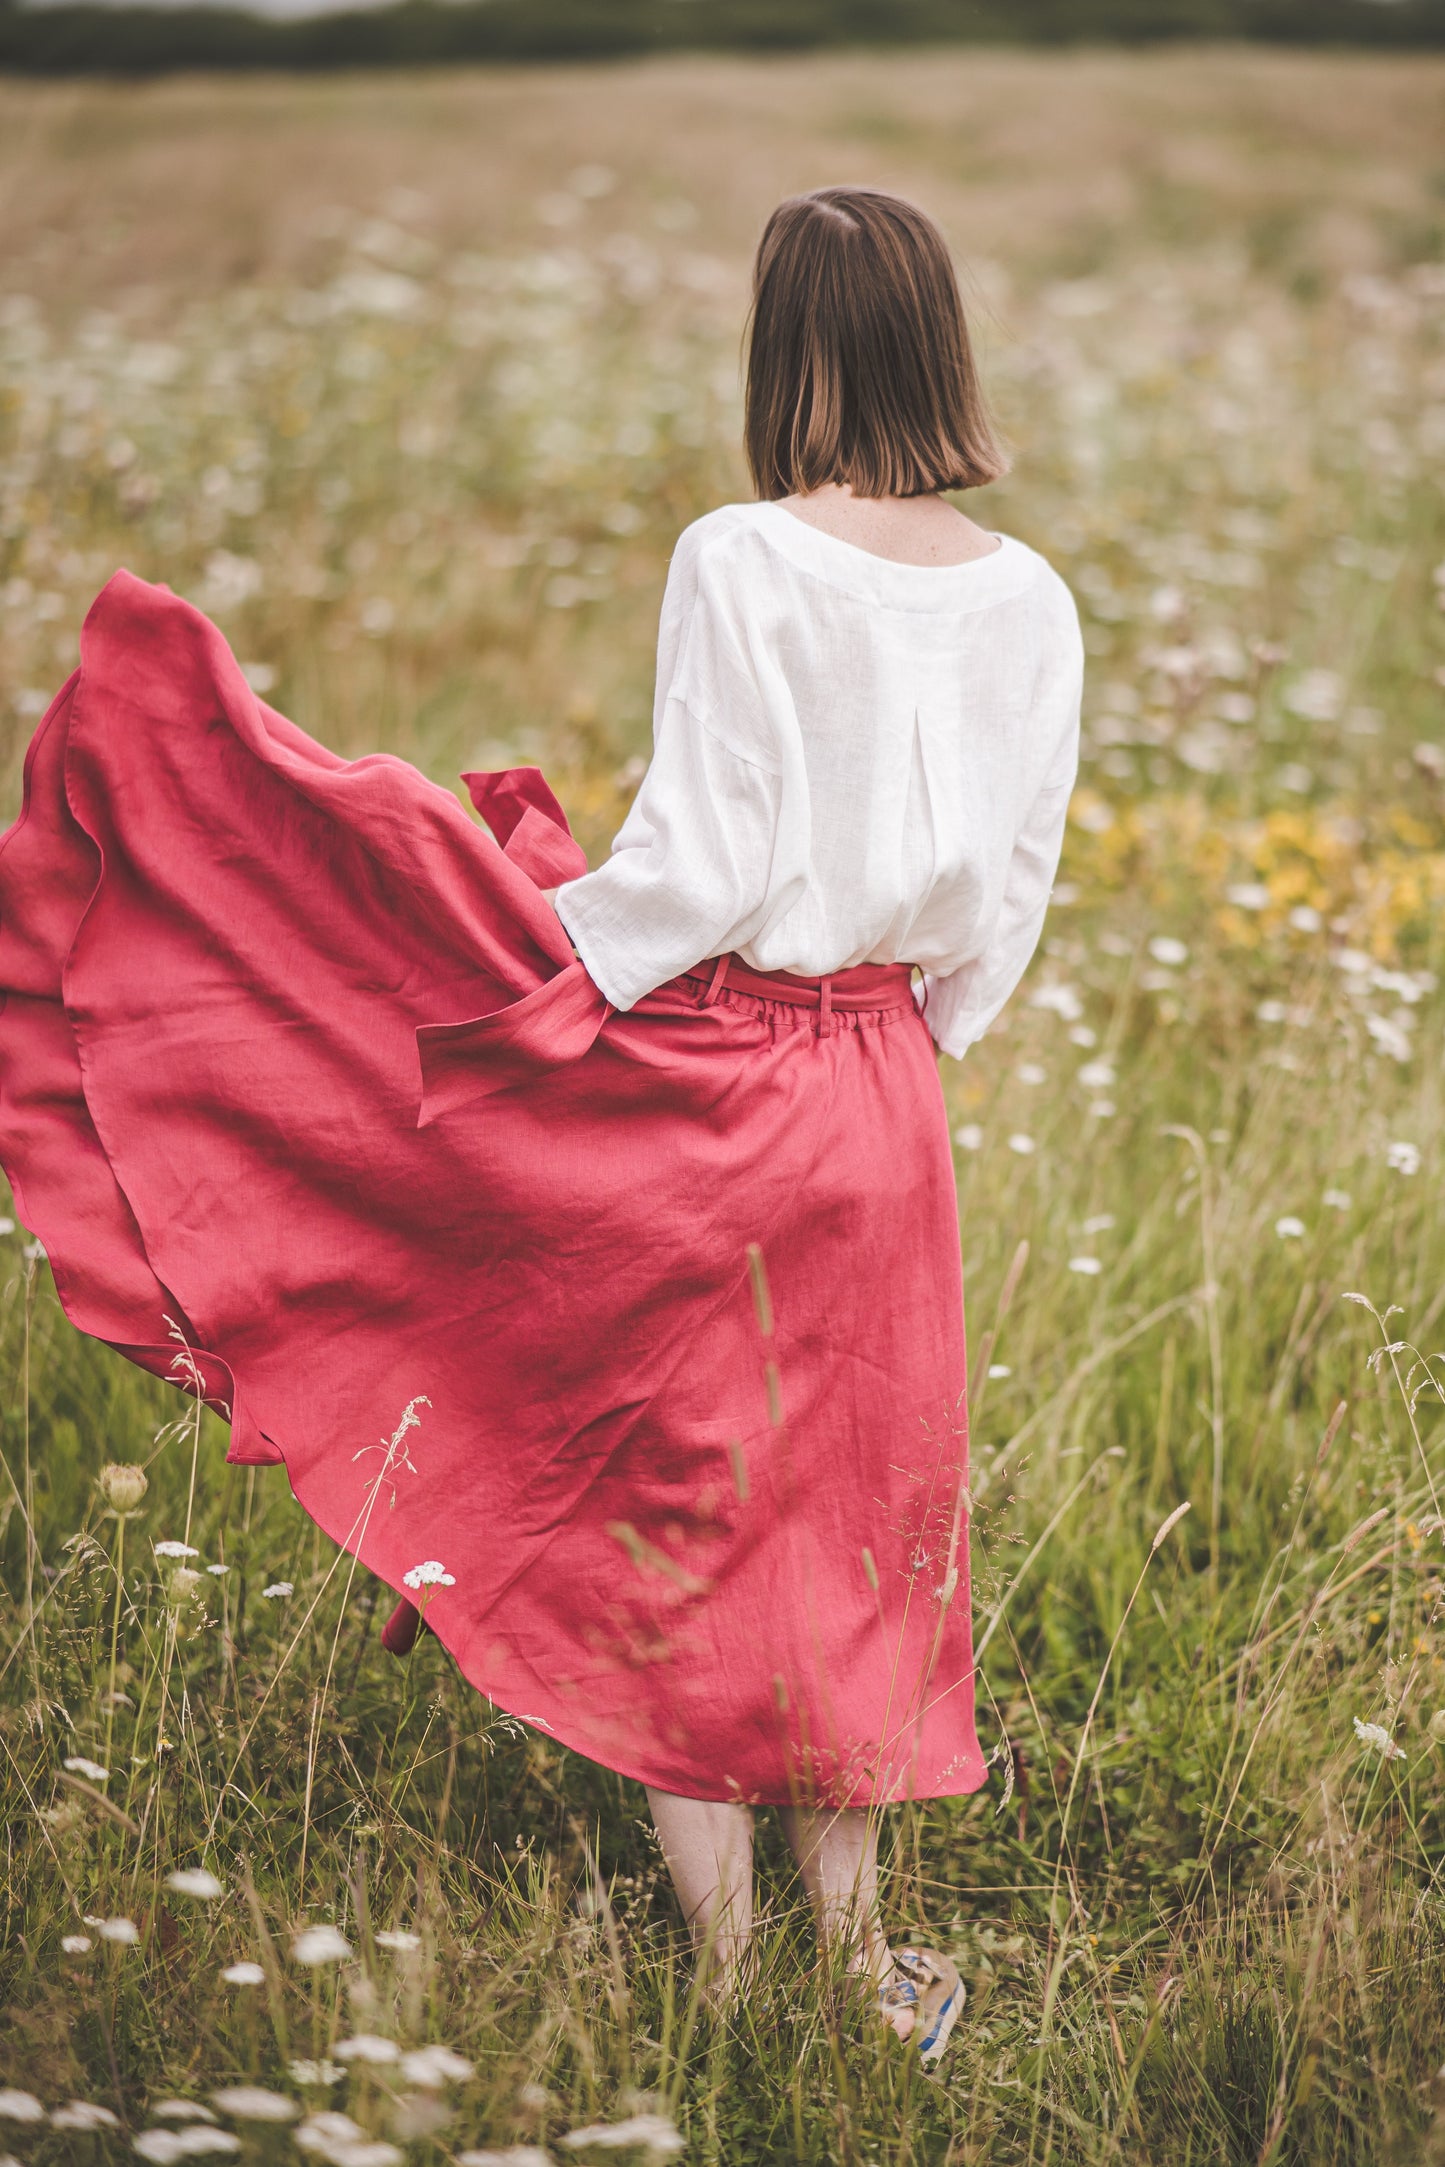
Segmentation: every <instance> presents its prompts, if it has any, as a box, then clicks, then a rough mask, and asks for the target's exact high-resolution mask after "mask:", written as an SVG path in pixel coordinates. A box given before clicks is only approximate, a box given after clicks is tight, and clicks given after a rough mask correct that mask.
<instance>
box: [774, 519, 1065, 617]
mask: <svg viewBox="0 0 1445 2167" xmlns="http://www.w3.org/2000/svg"><path fill="white" fill-rule="evenodd" d="M739 508H740V509H741V510H743V511H746V512H749V513H751V514H752V515H753V517H754V519H755V520H756V522H757V524H758V526H759V527H760V528H761V529H762V531H763V532H764V533H765V535H766V536H767V539H768V540H769V541H770V542H771V543H772V544H773V545H774V546H775V547H776V548H777V549H778V550H779V551H780V552H781V553H782V554H783V555H784V556H786V557H789V558H791V559H792V560H793V562H794V563H796V564H801V565H803V566H804V567H805V568H807V569H808V570H810V571H813V572H816V573H817V574H818V575H819V576H820V577H822V578H824V579H826V580H828V581H829V583H830V584H832V585H834V586H838V587H847V588H850V589H852V590H853V591H854V592H855V593H861V594H864V595H866V596H867V597H868V598H869V599H870V600H872V601H878V602H892V603H894V604H896V605H898V606H900V607H902V608H905V609H917V608H918V607H919V606H920V604H924V605H925V606H926V604H927V603H929V602H956V603H965V604H973V603H975V602H982V601H985V600H988V601H994V600H997V599H998V598H999V596H1000V594H1001V593H1004V592H1008V591H1011V590H1012V589H1014V588H1015V587H1016V586H1017V585H1018V584H1019V573H1020V570H1021V564H1022V560H1024V559H1026V558H1027V557H1028V556H1029V555H1030V552H1029V550H1028V549H1027V547H1026V545H1025V544H1024V543H1022V542H1020V541H1017V540H1015V538H1014V537H1013V536H1012V535H1009V534H1000V535H999V536H998V537H997V542H998V547H997V548H996V549H991V550H988V551H987V552H986V553H985V554H984V555H983V556H980V557H966V558H965V559H964V560H963V561H962V562H961V563H959V564H905V563H904V562H902V560H901V559H899V558H897V557H880V556H879V555H878V554H877V553H876V552H875V551H873V550H871V549H863V548H861V547H860V546H859V544H858V543H856V542H845V541H844V540H843V539H842V537H841V536H840V535H836V534H829V533H827V532H826V531H825V529H823V528H822V527H815V526H812V525H811V524H810V523H809V522H808V521H807V520H805V519H799V518H798V517H797V516H796V514H794V513H793V512H790V511H786V510H785V509H784V508H783V506H782V505H781V504H777V503H773V502H770V501H768V500H767V499H759V500H755V501H754V502H752V503H751V504H746V505H743V506H740V507H739Z"/></svg>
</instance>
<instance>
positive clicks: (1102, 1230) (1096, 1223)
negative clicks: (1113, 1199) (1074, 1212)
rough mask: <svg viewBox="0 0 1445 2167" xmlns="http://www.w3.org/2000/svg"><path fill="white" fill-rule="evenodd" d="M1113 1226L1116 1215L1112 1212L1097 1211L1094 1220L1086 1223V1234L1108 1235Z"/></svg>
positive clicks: (1087, 1220) (1088, 1220)
mask: <svg viewBox="0 0 1445 2167" xmlns="http://www.w3.org/2000/svg"><path fill="white" fill-rule="evenodd" d="M1113 1224H1114V1214H1113V1213H1112V1212H1111V1211H1096V1212H1095V1213H1094V1216H1093V1217H1092V1219H1086V1220H1085V1221H1084V1232H1085V1233H1086V1234H1107V1233H1109V1232H1110V1230H1111V1229H1112V1227H1113Z"/></svg>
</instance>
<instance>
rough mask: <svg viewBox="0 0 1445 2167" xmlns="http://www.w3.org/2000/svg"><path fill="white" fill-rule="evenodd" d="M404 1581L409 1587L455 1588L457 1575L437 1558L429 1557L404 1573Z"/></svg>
mask: <svg viewBox="0 0 1445 2167" xmlns="http://www.w3.org/2000/svg"><path fill="white" fill-rule="evenodd" d="M401 1577H402V1581H403V1583H404V1585H405V1586H407V1587H409V1588H413V1589H416V1588H454V1587H455V1586H456V1584H457V1583H456V1576H455V1575H454V1574H452V1573H449V1572H448V1571H447V1570H446V1568H445V1566H444V1565H442V1563H441V1562H440V1560H439V1559H437V1558H427V1559H425V1560H424V1561H423V1562H422V1563H421V1564H420V1565H413V1567H412V1569H411V1571H410V1572H409V1573H403V1574H402V1576H401Z"/></svg>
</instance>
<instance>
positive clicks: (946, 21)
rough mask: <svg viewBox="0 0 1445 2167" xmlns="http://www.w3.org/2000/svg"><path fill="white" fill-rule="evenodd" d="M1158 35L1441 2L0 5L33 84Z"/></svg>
mask: <svg viewBox="0 0 1445 2167" xmlns="http://www.w3.org/2000/svg"><path fill="white" fill-rule="evenodd" d="M1170 38H1189V39H1204V38H1211V39H1212V38H1247V39H1262V40H1268V41H1271V42H1273V43H1276V44H1286V45H1335V46H1340V45H1347V46H1370V47H1377V48H1378V47H1382V48H1386V49H1394V50H1402V49H1411V48H1414V49H1417V50H1418V49H1425V48H1430V47H1439V46H1442V45H1445V0H400V4H399V5H392V6H385V7H379V8H375V9H357V10H352V11H347V12H343V13H336V14H330V15H315V16H308V17H303V18H301V19H299V20H296V19H293V20H277V19H275V18H266V17H262V16H257V15H252V14H248V13H246V12H245V11H244V9H242V8H237V7H231V6H195V5H192V6H149V7H146V6H141V7H136V6H128V5H126V6H110V5H93V4H92V5H84V4H82V5H76V4H73V0H64V4H61V5H42V6H22V5H20V4H18V0H0V69H7V70H9V71H11V72H14V73H25V74H36V75H52V74H53V75H69V74H86V73H107V74H136V75H142V74H153V73H157V72H160V71H163V70H166V69H170V68H355V67H405V66H409V65H416V66H430V65H436V64H438V63H445V62H448V61H468V60H476V61H487V60H490V61H509V60H517V61H521V60H527V61H539V60H605V59H610V58H614V57H616V58H622V57H624V56H627V55H631V54H637V53H649V52H662V51H685V50H713V51H728V50H731V51H745V52H782V51H800V50H807V49H810V48H813V49H816V48H820V47H826V46H843V45H855V46H856V45H880V46H881V45H895V46H896V45H910V44H942V43H953V42H959V41H973V42H980V43H982V42H990V43H1010V44H1048V45H1062V44H1068V43H1071V42H1074V41H1084V40H1088V41H1093V42H1111V43H1124V44H1144V43H1150V42H1159V41H1162V40H1165V39H1170Z"/></svg>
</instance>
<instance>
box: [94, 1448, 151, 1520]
mask: <svg viewBox="0 0 1445 2167" xmlns="http://www.w3.org/2000/svg"><path fill="white" fill-rule="evenodd" d="M96 1487H97V1488H98V1489H99V1491H100V1494H101V1496H102V1497H103V1498H104V1499H105V1502H106V1504H107V1505H108V1506H109V1507H110V1509H111V1511H112V1512H116V1513H119V1514H120V1515H121V1517H122V1519H124V1518H125V1517H126V1516H127V1515H128V1514H130V1513H133V1512H134V1511H135V1509H136V1507H137V1505H139V1503H140V1501H141V1499H142V1498H143V1497H144V1496H145V1494H146V1491H147V1490H148V1489H149V1488H150V1484H149V1482H148V1481H147V1479H146V1471H145V1469H144V1468H143V1467H133V1466H131V1465H130V1464H129V1463H128V1462H126V1461H121V1460H111V1461H109V1462H108V1463H107V1464H106V1466H104V1467H103V1468H102V1469H101V1471H100V1473H99V1475H98V1476H97V1477H96Z"/></svg>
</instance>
